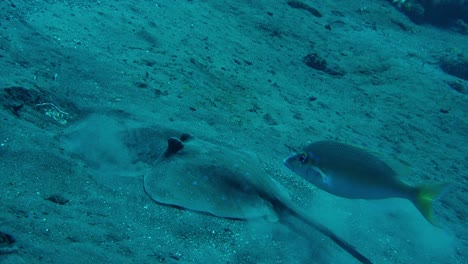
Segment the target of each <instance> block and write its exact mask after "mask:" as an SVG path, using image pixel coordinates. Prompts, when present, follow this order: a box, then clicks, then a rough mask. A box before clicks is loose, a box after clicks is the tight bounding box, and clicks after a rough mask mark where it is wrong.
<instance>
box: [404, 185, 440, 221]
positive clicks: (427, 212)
mask: <svg viewBox="0 0 468 264" xmlns="http://www.w3.org/2000/svg"><path fill="white" fill-rule="evenodd" d="M448 185H449V184H448V183H442V184H437V185H424V186H419V187H416V188H415V190H414V196H413V198H412V199H411V200H412V202H413V203H414V205H415V206H416V208H418V210H419V212H421V214H422V215H423V216H424V217H425V218H426V219H427V221H429V223H431V224H433V225H435V226H436V225H437V224H436V222H435V220H434V210H433V209H432V203H433V202H434V200H436V199H437V198H438V197H439V196H440V195H441V194H442V193H443V192H444V191H445V190H446V189H447V186H448Z"/></svg>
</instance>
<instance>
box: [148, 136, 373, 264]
mask: <svg viewBox="0 0 468 264" xmlns="http://www.w3.org/2000/svg"><path fill="white" fill-rule="evenodd" d="M144 188H145V191H146V193H147V194H148V195H149V196H150V197H151V199H152V200H154V201H155V202H157V203H160V204H165V205H171V206H176V207H179V208H185V209H189V210H193V211H197V212H202V213H207V214H211V215H214V216H217V217H224V218H234V219H244V220H246V219H255V218H266V219H269V220H271V221H279V222H283V223H284V224H286V225H288V226H289V227H290V228H291V229H292V230H296V231H299V232H300V229H299V228H298V227H297V226H294V225H295V224H294V222H291V221H289V220H288V219H289V217H294V218H296V219H298V220H300V221H301V222H302V223H305V224H306V225H307V226H309V227H311V228H313V229H315V230H317V231H319V232H320V233H322V234H324V235H325V236H327V237H328V238H330V239H331V240H332V241H333V242H335V243H336V244H337V245H338V246H339V247H341V248H343V249H344V250H346V251H347V252H348V253H350V254H351V255H352V256H353V257H354V258H356V259H357V260H359V261H360V262H361V263H371V261H370V260H369V259H368V258H367V257H365V256H364V255H362V254H361V253H360V252H359V251H358V250H357V249H355V247H354V246H352V245H351V244H350V243H348V242H346V241H345V240H343V239H342V238H340V237H339V236H338V235H336V234H335V233H333V232H332V231H331V230H329V229H328V228H327V227H325V226H323V225H322V224H320V223H318V222H316V221H315V220H314V219H312V218H311V217H310V216H309V215H308V214H307V213H306V212H305V211H304V210H303V209H302V208H300V207H299V206H297V205H296V204H294V203H293V202H292V200H291V198H290V197H289V195H288V193H287V191H286V189H285V188H284V187H283V186H281V185H280V184H279V183H278V182H276V181H275V180H274V179H273V178H271V177H270V176H269V175H268V174H267V173H266V172H265V171H264V170H263V169H262V168H261V167H260V161H259V159H258V157H257V156H256V155H255V154H253V153H250V152H245V151H240V150H235V151H234V150H232V149H230V148H229V147H225V146H222V145H218V144H213V143H210V142H207V141H204V140H201V139H197V138H194V137H192V136H190V135H188V134H183V135H182V136H180V137H171V138H169V139H168V146H167V149H166V151H165V152H164V153H162V154H161V155H160V157H159V158H157V160H156V161H155V162H154V164H153V166H152V170H151V171H150V172H149V173H147V174H146V175H145V178H144ZM296 222H297V221H296ZM291 225H293V226H291Z"/></svg>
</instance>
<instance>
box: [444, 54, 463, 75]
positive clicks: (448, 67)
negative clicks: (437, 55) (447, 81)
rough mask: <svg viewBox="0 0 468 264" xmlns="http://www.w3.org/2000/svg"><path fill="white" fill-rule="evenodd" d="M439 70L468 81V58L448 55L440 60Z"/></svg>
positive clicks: (460, 55) (461, 55) (459, 55)
mask: <svg viewBox="0 0 468 264" xmlns="http://www.w3.org/2000/svg"><path fill="white" fill-rule="evenodd" d="M439 65H440V68H441V69H442V70H443V71H444V72H446V73H448V74H450V75H453V76H455V77H458V78H461V79H463V80H466V81H468V57H466V56H464V55H463V54H450V55H447V56H445V57H443V58H441V59H440V62H439Z"/></svg>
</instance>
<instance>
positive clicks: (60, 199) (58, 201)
mask: <svg viewBox="0 0 468 264" xmlns="http://www.w3.org/2000/svg"><path fill="white" fill-rule="evenodd" d="M46 200H48V201H51V202H53V203H56V204H60V205H64V204H66V203H68V201H69V200H68V199H67V198H65V197H63V196H62V195H60V194H54V195H51V196H49V197H47V198H46Z"/></svg>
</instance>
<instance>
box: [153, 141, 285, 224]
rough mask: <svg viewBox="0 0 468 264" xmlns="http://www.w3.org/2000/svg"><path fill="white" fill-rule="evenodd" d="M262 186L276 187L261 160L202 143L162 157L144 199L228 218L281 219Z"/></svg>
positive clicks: (190, 143) (191, 143)
mask: <svg viewBox="0 0 468 264" xmlns="http://www.w3.org/2000/svg"><path fill="white" fill-rule="evenodd" d="M259 184H267V185H268V184H272V183H271V180H270V178H269V176H268V175H266V174H265V172H264V171H263V170H261V169H260V168H259V161H258V158H257V157H256V156H255V155H253V154H250V153H245V152H235V151H232V150H230V149H229V148H226V147H223V146H219V145H215V144H212V143H209V142H206V141H203V140H200V139H194V138H192V139H190V140H188V141H186V142H184V143H183V147H182V148H181V149H180V150H179V151H177V152H176V153H174V154H171V155H162V156H161V157H160V159H159V160H158V161H157V162H156V163H155V165H154V166H153V168H152V170H151V172H150V173H148V174H147V175H145V180H144V186H145V190H146V193H147V194H148V195H149V196H150V197H151V198H152V199H153V200H154V201H156V202H158V203H162V204H167V205H174V206H180V207H183V208H186V209H190V210H194V211H200V212H205V213H210V214H212V215H215V216H219V217H227V218H239V219H248V218H258V217H267V218H269V219H272V220H273V219H277V216H276V213H275V212H274V210H273V208H272V205H271V203H270V202H269V201H268V200H267V199H264V198H263V197H262V193H261V191H259V188H258V186H259Z"/></svg>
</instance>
